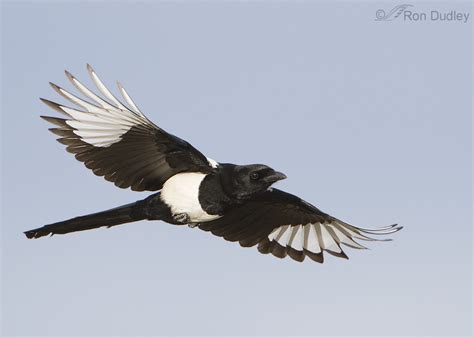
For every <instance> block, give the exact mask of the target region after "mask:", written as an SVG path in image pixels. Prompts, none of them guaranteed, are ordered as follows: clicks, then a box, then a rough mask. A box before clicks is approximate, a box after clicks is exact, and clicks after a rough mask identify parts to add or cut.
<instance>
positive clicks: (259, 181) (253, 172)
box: [230, 164, 286, 200]
mask: <svg viewBox="0 0 474 338" xmlns="http://www.w3.org/2000/svg"><path fill="white" fill-rule="evenodd" d="M230 174H231V175H230V176H231V185H232V189H231V194H232V195H233V197H235V198H237V199H239V200H241V199H247V198H250V197H252V196H253V195H255V194H258V193H261V192H264V191H265V190H267V189H268V188H269V187H270V186H271V185H272V184H273V183H275V182H277V181H280V180H283V179H285V178H286V175H285V174H283V173H281V172H278V171H275V170H273V169H272V168H270V167H269V166H266V165H263V164H249V165H236V166H233V168H232V171H231V173H230Z"/></svg>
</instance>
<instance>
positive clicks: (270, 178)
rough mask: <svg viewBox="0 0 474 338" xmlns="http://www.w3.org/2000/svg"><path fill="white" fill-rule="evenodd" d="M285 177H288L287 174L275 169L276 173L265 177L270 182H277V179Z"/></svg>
mask: <svg viewBox="0 0 474 338" xmlns="http://www.w3.org/2000/svg"><path fill="white" fill-rule="evenodd" d="M285 178H286V175H285V174H283V173H280V172H278V171H275V172H274V173H272V174H270V175H268V176H267V177H265V178H264V180H265V181H266V182H268V183H275V182H276V181H281V180H284V179H285Z"/></svg>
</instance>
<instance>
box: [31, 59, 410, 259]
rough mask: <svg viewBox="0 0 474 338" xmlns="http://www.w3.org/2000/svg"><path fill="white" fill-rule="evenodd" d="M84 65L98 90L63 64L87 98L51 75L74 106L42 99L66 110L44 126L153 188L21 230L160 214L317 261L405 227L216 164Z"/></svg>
mask: <svg viewBox="0 0 474 338" xmlns="http://www.w3.org/2000/svg"><path fill="white" fill-rule="evenodd" d="M87 69H88V71H89V74H90V76H91V78H92V81H93V82H94V83H95V85H96V86H97V88H98V90H99V91H100V92H101V93H102V95H103V96H104V97H105V99H104V98H102V97H99V96H97V95H96V94H95V93H93V92H92V91H91V90H89V89H88V88H87V87H85V86H84V85H83V84H82V83H81V82H79V81H78V80H77V79H76V78H75V77H74V76H72V75H71V74H70V73H69V72H67V71H66V75H67V77H68V79H69V80H70V81H71V83H72V84H73V85H74V86H75V87H76V88H77V89H78V91H79V92H81V93H82V94H83V95H84V96H86V97H87V98H88V99H89V100H90V102H88V101H86V100H83V99H81V98H79V97H78V96H75V95H73V94H71V93H70V92H68V91H66V90H64V89H63V88H60V87H58V86H57V85H55V84H53V83H51V86H52V87H53V88H54V90H56V91H57V92H58V93H59V94H60V95H61V96H63V97H64V98H66V99H67V100H68V101H70V102H72V103H73V104H74V105H76V106H78V107H79V108H70V107H67V106H64V105H61V104H58V103H55V102H52V101H49V100H46V99H41V100H42V101H43V102H44V103H46V104H47V105H48V106H49V107H51V108H53V109H54V110H56V111H58V112H60V113H62V114H64V115H65V116H66V118H57V117H50V116H42V118H43V119H45V120H46V121H48V122H50V123H52V124H54V125H56V126H57V127H56V128H51V129H49V130H50V131H51V132H53V133H54V134H56V135H59V136H60V138H59V139H58V141H59V142H60V143H62V144H65V145H66V146H67V148H66V149H67V151H68V152H70V153H73V154H75V157H76V159H78V160H79V161H81V162H83V163H84V164H85V166H86V167H87V168H89V169H91V170H92V171H93V172H94V174H96V175H98V176H104V178H105V179H106V180H108V181H111V182H113V183H114V184H115V185H116V186H117V187H120V188H131V189H132V190H135V191H144V190H147V191H157V192H156V193H154V194H153V195H151V196H149V197H147V198H145V199H144V200H139V201H137V202H134V203H130V204H127V205H124V206H121V207H117V208H114V209H110V210H107V211H102V212H98V213H95V214H90V215H86V216H80V217H76V218H72V219H70V220H67V221H62V222H58V223H53V224H49V225H45V226H43V227H41V228H38V229H34V230H29V231H26V232H25V235H26V236H27V237H28V238H39V237H42V236H46V235H49V234H51V235H53V234H66V233H69V232H75V231H82V230H89V229H95V228H99V227H112V226H115V225H119V224H123V223H130V222H136V221H140V220H161V221H164V222H167V223H171V224H178V225H180V224H188V225H189V226H190V227H199V228H200V229H202V230H205V231H210V232H212V233H213V234H214V235H216V236H220V237H223V238H224V239H226V240H228V241H233V242H239V243H240V245H241V246H243V247H251V246H255V245H257V244H258V250H259V251H260V252H261V253H272V254H273V255H274V256H276V257H280V258H283V257H285V256H287V255H288V256H290V257H291V258H293V259H294V260H297V261H303V260H304V258H305V257H306V256H308V257H309V258H311V259H312V260H314V261H316V262H319V263H322V262H323V252H324V251H326V252H328V253H330V254H332V255H334V256H337V257H343V258H347V256H346V254H345V253H344V251H343V250H342V248H341V244H344V245H346V246H349V247H352V248H357V249H365V247H364V246H362V245H361V244H359V243H358V242H357V241H356V240H367V241H371V240H387V239H375V238H372V237H371V235H388V234H391V233H394V232H396V231H398V230H400V229H401V228H402V227H401V226H397V225H396V224H394V225H391V226H388V227H384V228H378V229H364V228H358V227H355V226H353V225H350V224H348V223H346V222H343V221H341V220H339V219H337V218H335V217H332V216H330V215H328V214H326V213H324V212H322V211H320V210H319V209H318V208H316V207H315V206H313V205H311V204H309V203H308V202H306V201H304V200H302V199H301V198H299V197H296V196H294V195H291V194H289V193H286V192H284V191H281V190H278V189H275V188H271V186H272V184H273V183H275V182H277V181H279V180H282V179H285V178H286V176H285V175H284V174H282V173H280V172H278V171H275V170H273V169H272V168H270V167H268V166H266V165H263V164H251V165H235V164H230V163H218V162H216V161H214V160H212V159H210V158H207V157H206V156H204V155H203V154H202V153H201V152H200V151H198V150H197V149H196V148H194V147H193V146H192V145H191V144H189V143H188V142H186V141H184V140H182V139H180V138H178V137H176V136H174V135H171V134H169V133H167V132H166V131H164V130H163V129H161V128H160V127H158V126H156V125H155V124H154V123H153V122H151V121H150V120H149V119H148V118H147V117H146V116H145V115H143V113H142V112H141V111H140V110H139V109H138V108H137V106H136V105H135V103H134V102H133V100H132V99H131V98H130V96H129V95H128V93H127V92H126V91H125V89H124V88H123V86H122V85H121V84H120V83H117V84H118V88H119V91H120V92H121V94H122V96H123V99H124V100H125V102H126V103H127V105H125V104H123V103H122V102H120V101H119V100H118V99H117V98H116V97H115V96H114V95H113V94H112V93H111V92H110V91H109V90H108V89H107V88H106V87H105V86H104V84H103V83H102V81H101V80H100V79H99V77H98V76H97V74H96V72H95V71H94V70H93V69H92V67H91V66H90V65H87ZM91 102H92V103H91Z"/></svg>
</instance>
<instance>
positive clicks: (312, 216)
mask: <svg viewBox="0 0 474 338" xmlns="http://www.w3.org/2000/svg"><path fill="white" fill-rule="evenodd" d="M198 226H199V228H201V229H202V230H205V231H210V232H212V233H213V234H214V235H216V236H220V237H223V238H224V239H226V240H228V241H233V242H234V241H238V242H239V243H240V245H242V246H244V247H251V246H254V245H256V244H258V250H259V251H260V252H261V253H265V254H266V253H272V254H273V255H274V256H277V257H279V258H283V257H285V256H287V255H289V256H290V257H291V258H293V259H294V260H297V261H303V260H304V258H305V256H308V257H309V258H311V259H313V260H315V261H317V262H319V263H322V262H323V259H324V258H323V252H324V251H326V252H328V253H330V254H332V255H334V256H338V257H342V258H347V256H346V254H345V253H344V251H343V250H342V248H341V244H344V245H346V246H349V247H352V248H356V249H365V247H364V246H362V245H361V244H359V243H358V242H357V241H358V240H365V241H373V240H380V239H375V238H372V237H371V235H388V234H391V233H394V232H396V231H398V230H400V229H401V228H402V227H400V226H397V225H396V224H394V225H391V226H388V227H385V228H380V229H373V230H371V229H363V228H358V227H355V226H352V225H350V224H347V223H345V222H343V221H340V220H338V219H337V218H334V217H332V216H330V215H328V214H325V213H323V212H322V211H320V210H319V209H317V208H316V207H314V206H313V205H311V204H309V203H307V202H305V201H304V200H302V199H301V198H299V197H296V196H294V195H291V194H288V193H286V192H283V191H281V190H278V189H271V190H268V191H266V192H265V193H263V194H261V195H259V196H258V197H256V198H254V199H252V200H249V201H248V202H246V203H244V204H242V205H241V206H239V207H237V208H235V209H232V210H230V211H228V212H226V214H225V215H224V216H223V217H221V218H219V219H217V220H214V221H211V222H206V223H200V224H198ZM382 240H386V239H382Z"/></svg>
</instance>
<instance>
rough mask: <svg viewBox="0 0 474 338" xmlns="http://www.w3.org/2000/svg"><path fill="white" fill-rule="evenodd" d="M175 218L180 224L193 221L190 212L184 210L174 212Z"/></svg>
mask: <svg viewBox="0 0 474 338" xmlns="http://www.w3.org/2000/svg"><path fill="white" fill-rule="evenodd" d="M173 218H174V220H175V221H176V222H178V224H188V223H189V222H191V219H190V218H189V216H188V214H187V213H185V212H183V213H180V214H174V215H173Z"/></svg>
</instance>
